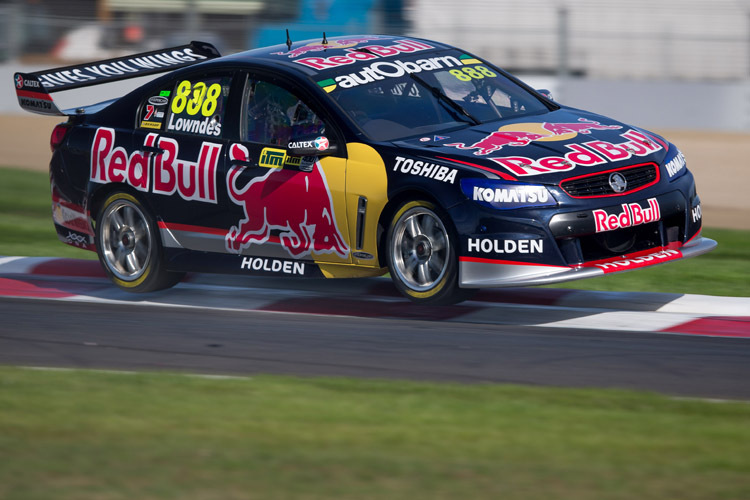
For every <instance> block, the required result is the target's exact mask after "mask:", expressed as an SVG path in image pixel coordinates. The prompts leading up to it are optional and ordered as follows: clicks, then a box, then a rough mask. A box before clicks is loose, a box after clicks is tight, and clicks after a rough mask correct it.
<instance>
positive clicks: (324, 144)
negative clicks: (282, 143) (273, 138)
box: [287, 136, 329, 151]
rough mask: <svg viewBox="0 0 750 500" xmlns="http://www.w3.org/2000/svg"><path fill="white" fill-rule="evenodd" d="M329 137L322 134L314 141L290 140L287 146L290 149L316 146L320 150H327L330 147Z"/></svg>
mask: <svg viewBox="0 0 750 500" xmlns="http://www.w3.org/2000/svg"><path fill="white" fill-rule="evenodd" d="M328 144H329V143H328V138H327V137H324V136H320V137H318V138H316V139H314V140H312V141H294V142H290V143H289V144H288V145H287V147H288V148H289V149H299V148H309V149H312V148H315V149H317V150H318V151H325V150H326V149H328Z"/></svg>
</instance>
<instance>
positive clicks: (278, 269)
mask: <svg viewBox="0 0 750 500" xmlns="http://www.w3.org/2000/svg"><path fill="white" fill-rule="evenodd" d="M240 269H247V270H249V271H266V272H269V273H283V274H299V275H304V274H305V264H304V262H294V261H291V260H279V259H265V258H263V257H243V259H242V263H241V264H240Z"/></svg>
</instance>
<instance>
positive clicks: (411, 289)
mask: <svg viewBox="0 0 750 500" xmlns="http://www.w3.org/2000/svg"><path fill="white" fill-rule="evenodd" d="M446 220H447V217H446V216H445V215H443V213H442V211H441V210H440V209H439V208H438V207H436V206H435V205H434V204H433V203H430V202H428V201H422V200H418V201H409V202H406V203H404V204H403V205H401V206H400V207H399V209H398V210H396V213H395V214H394V215H393V220H392V223H391V225H390V228H389V230H388V240H387V246H388V247H387V256H388V268H389V270H390V273H391V278H392V279H393V282H394V283H395V285H396V288H398V289H399V291H400V292H401V293H402V294H404V295H405V296H406V297H408V298H409V299H411V300H412V301H414V302H417V303H422V304H454V303H456V302H460V301H462V300H465V299H467V298H468V297H469V296H471V295H472V294H473V292H474V291H473V290H466V289H461V288H459V287H458V259H457V255H458V254H457V253H456V244H455V241H456V238H455V236H454V235H453V232H452V229H451V228H450V227H449V226H448V225H447V224H446V222H444V221H446Z"/></svg>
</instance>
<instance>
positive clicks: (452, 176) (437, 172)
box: [393, 156, 458, 184]
mask: <svg viewBox="0 0 750 500" xmlns="http://www.w3.org/2000/svg"><path fill="white" fill-rule="evenodd" d="M393 171H394V172H401V173H402V174H411V175H419V176H422V177H428V178H430V179H435V180H436V181H442V182H450V183H451V184H453V183H454V182H455V180H456V174H457V173H458V172H457V171H456V169H455V168H450V167H446V166H443V165H439V164H437V163H429V162H426V161H421V160H412V159H411V158H404V157H403V156H397V157H396V164H395V165H394V166H393Z"/></svg>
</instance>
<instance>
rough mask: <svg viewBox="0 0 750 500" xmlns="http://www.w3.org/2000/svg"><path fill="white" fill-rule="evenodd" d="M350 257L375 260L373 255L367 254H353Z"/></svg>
mask: <svg viewBox="0 0 750 500" xmlns="http://www.w3.org/2000/svg"><path fill="white" fill-rule="evenodd" d="M352 257H354V258H356V259H362V260H370V259H374V258H375V256H374V255H373V254H371V253H367V252H354V253H352Z"/></svg>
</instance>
